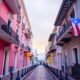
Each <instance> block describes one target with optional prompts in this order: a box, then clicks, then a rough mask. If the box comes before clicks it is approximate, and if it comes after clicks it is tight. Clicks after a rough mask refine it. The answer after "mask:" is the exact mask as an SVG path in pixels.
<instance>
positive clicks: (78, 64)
mask: <svg viewBox="0 0 80 80" xmlns="http://www.w3.org/2000/svg"><path fill="white" fill-rule="evenodd" d="M79 7H80V0H63V2H62V5H61V7H60V10H59V13H58V15H57V18H56V20H55V23H54V25H55V27H56V28H57V32H56V45H57V46H58V49H59V50H60V59H61V70H62V71H63V72H65V73H68V75H70V76H73V77H74V78H76V79H78V80H79V79H80V57H79V56H80V49H79V48H80V36H79V32H80V29H79V27H80V26H79V25H78V24H77V25H76V23H74V25H73V22H72V20H75V21H78V20H80V10H79ZM75 25H76V26H77V27H76V26H75ZM75 31H76V32H75ZM58 49H57V51H58Z"/></svg>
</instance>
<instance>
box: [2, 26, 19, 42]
mask: <svg viewBox="0 0 80 80" xmlns="http://www.w3.org/2000/svg"><path fill="white" fill-rule="evenodd" d="M1 29H2V30H3V31H4V32H6V33H7V34H8V35H10V36H11V37H13V38H14V39H15V40H16V41H18V42H19V35H18V34H17V33H16V32H15V31H14V30H13V29H12V28H11V27H9V26H8V25H2V26H1Z"/></svg>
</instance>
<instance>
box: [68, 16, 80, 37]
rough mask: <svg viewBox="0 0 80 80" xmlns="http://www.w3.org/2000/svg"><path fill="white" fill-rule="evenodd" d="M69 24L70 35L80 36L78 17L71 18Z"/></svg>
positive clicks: (79, 20)
mask: <svg viewBox="0 0 80 80" xmlns="http://www.w3.org/2000/svg"><path fill="white" fill-rule="evenodd" d="M70 26H71V28H72V30H71V32H72V36H80V19H75V18H71V19H70Z"/></svg>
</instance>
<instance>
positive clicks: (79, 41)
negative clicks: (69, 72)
mask: <svg viewBox="0 0 80 80" xmlns="http://www.w3.org/2000/svg"><path fill="white" fill-rule="evenodd" d="M74 47H78V62H79V64H80V37H74V38H72V39H71V41H70V42H69V43H66V44H64V46H63V52H62V54H63V56H62V58H64V53H65V55H67V65H68V66H73V65H74V62H73V51H72V49H73V48H74ZM63 60H64V61H65V59H63ZM63 63H64V62H63Z"/></svg>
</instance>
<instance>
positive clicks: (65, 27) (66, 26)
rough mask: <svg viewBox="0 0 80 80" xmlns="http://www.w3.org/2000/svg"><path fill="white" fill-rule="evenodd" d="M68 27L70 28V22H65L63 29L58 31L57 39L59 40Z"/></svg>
mask: <svg viewBox="0 0 80 80" xmlns="http://www.w3.org/2000/svg"><path fill="white" fill-rule="evenodd" d="M69 28H70V23H69V22H67V23H66V25H65V26H64V27H63V29H62V30H61V31H60V32H59V35H58V36H57V40H59V39H60V38H61V37H62V36H63V34H64V33H65V32H66V31H67V30H68V29H69Z"/></svg>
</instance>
